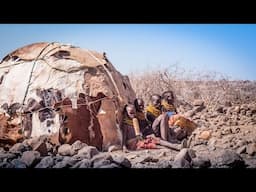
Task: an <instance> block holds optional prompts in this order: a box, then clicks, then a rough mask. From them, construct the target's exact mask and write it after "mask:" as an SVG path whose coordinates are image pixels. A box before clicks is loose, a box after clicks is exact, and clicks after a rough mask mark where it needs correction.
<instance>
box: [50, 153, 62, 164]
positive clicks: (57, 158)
mask: <svg viewBox="0 0 256 192" xmlns="http://www.w3.org/2000/svg"><path fill="white" fill-rule="evenodd" d="M63 158H64V157H63V156H61V155H59V154H57V155H56V156H55V157H53V160H54V162H55V163H56V164H57V163H59V162H61V161H62V160H63Z"/></svg>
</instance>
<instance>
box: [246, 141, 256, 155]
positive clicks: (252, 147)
mask: <svg viewBox="0 0 256 192" xmlns="http://www.w3.org/2000/svg"><path fill="white" fill-rule="evenodd" d="M246 153H248V154H249V155H251V156H253V155H254V154H255V153H256V143H250V144H248V146H247V147H246Z"/></svg>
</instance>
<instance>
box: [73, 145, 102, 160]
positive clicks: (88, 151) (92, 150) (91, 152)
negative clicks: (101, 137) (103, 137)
mask: <svg viewBox="0 0 256 192" xmlns="http://www.w3.org/2000/svg"><path fill="white" fill-rule="evenodd" d="M77 154H78V155H82V154H83V155H84V156H86V157H87V158H88V159H90V158H92V157H94V156H95V155H97V154H99V151H98V150H97V148H96V147H93V146H85V147H83V148H82V149H80V150H79V151H78V153H77Z"/></svg>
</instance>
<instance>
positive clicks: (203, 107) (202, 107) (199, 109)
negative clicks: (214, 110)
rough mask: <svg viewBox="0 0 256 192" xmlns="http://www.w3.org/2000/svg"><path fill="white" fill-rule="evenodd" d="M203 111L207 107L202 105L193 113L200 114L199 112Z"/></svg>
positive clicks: (195, 108)
mask: <svg viewBox="0 0 256 192" xmlns="http://www.w3.org/2000/svg"><path fill="white" fill-rule="evenodd" d="M203 109H205V106H203V105H201V106H196V107H194V109H193V111H194V112H195V113H198V112H201V111H202V110H203Z"/></svg>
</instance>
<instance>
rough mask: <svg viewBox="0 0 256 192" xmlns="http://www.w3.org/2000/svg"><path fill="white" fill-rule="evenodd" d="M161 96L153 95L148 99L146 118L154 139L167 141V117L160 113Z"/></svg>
mask: <svg viewBox="0 0 256 192" xmlns="http://www.w3.org/2000/svg"><path fill="white" fill-rule="evenodd" d="M161 99H162V98H161V96H160V95H158V94H154V95H152V96H151V98H150V104H149V105H148V106H147V108H146V118H147V120H148V121H149V122H150V125H151V126H152V129H153V131H154V134H155V136H156V137H160V138H161V139H163V140H166V141H169V137H168V135H169V133H168V132H169V125H168V119H169V118H168V116H167V114H166V113H162V111H161Z"/></svg>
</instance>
